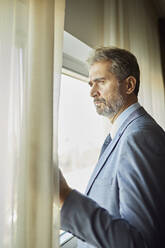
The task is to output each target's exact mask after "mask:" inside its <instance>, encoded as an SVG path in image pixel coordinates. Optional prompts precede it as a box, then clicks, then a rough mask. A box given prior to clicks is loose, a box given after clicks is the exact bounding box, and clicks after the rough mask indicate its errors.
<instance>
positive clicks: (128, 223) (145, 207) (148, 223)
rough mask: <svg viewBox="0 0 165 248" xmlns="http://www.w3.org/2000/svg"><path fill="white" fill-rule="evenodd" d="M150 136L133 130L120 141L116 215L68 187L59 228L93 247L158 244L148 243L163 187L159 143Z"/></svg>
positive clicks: (135, 247)
mask: <svg viewBox="0 0 165 248" xmlns="http://www.w3.org/2000/svg"><path fill="white" fill-rule="evenodd" d="M152 136H153V135H151V133H150V132H148V131H146V132H145V131H144V132H140V133H139V132H135V133H134V134H132V135H130V136H129V137H128V139H124V142H123V144H121V150H120V151H119V157H118V159H119V164H118V170H117V179H118V185H119V207H120V215H121V218H115V216H112V215H110V214H109V212H108V211H107V210H105V209H104V208H102V207H100V206H99V205H98V204H97V203H96V202H95V201H93V200H92V199H90V198H89V197H87V196H84V195H82V194H80V193H79V192H77V191H75V190H73V191H72V192H71V193H70V195H69V196H68V198H67V199H66V201H65V202H64V205H63V207H62V210H61V228H62V229H64V230H66V231H69V232H71V233H72V234H73V235H75V236H77V237H78V238H80V239H82V240H83V241H85V242H87V243H89V244H91V245H93V246H95V247H98V248H146V247H159V245H158V244H157V246H155V243H154V242H155V240H157V241H158V239H157V237H156V235H157V232H158V230H159V231H160V223H159V220H160V218H159V216H161V213H162V214H163V212H162V211H163V208H162V207H161V205H162V204H159V202H160V200H159V199H160V197H161V198H162V197H163V189H165V185H164V181H165V180H163V177H164V175H165V173H164V172H165V169H164V167H163V162H164V161H165V156H164V153H163V151H164V148H161V147H160V146H162V145H163V144H160V141H159V140H158V139H157V137H156V136H155V139H154V141H153V139H151V137H152ZM153 142H154V143H155V142H156V143H157V147H156V148H155V145H153ZM162 206H163V205H162ZM158 208H159V211H160V212H159V211H158ZM162 218H163V215H162ZM160 222H161V221H160ZM158 236H159V234H158ZM152 241H153V244H152Z"/></svg>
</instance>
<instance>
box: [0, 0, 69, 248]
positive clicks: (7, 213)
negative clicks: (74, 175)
mask: <svg viewBox="0 0 165 248" xmlns="http://www.w3.org/2000/svg"><path fill="white" fill-rule="evenodd" d="M64 9H65V1H64V0H14V1H10V0H2V1H0V16H1V18H0V89H1V90H0V101H1V103H0V108H1V111H0V113H1V122H0V130H1V138H0V151H1V165H0V168H1V173H0V202H1V204H0V223H1V225H0V247H3V248H9V247H10V248H11V247H12V248H23V247H24V248H42V247H43V248H45V247H46V248H50V247H51V248H52V247H59V244H58V233H59V214H58V173H57V168H56V167H57V120H58V111H57V109H58V98H59V88H60V87H59V84H60V74H61V64H62V44H63V28H64ZM54 185H55V187H54ZM54 196H55V198H54Z"/></svg>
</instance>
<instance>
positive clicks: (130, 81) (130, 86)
mask: <svg viewBox="0 0 165 248" xmlns="http://www.w3.org/2000/svg"><path fill="white" fill-rule="evenodd" d="M125 81H126V94H128V95H130V94H132V93H133V91H134V90H135V87H136V78H135V77H133V76H129V77H127V78H126V79H125Z"/></svg>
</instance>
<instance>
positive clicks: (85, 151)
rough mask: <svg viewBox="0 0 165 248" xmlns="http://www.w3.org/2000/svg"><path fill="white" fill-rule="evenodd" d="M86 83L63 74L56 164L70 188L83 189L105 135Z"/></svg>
mask: <svg viewBox="0 0 165 248" xmlns="http://www.w3.org/2000/svg"><path fill="white" fill-rule="evenodd" d="M103 119H105V118H104V117H102V116H99V115H98V114H97V113H96V109H95V106H94V103H93V99H92V98H91V97H90V87H89V85H88V83H87V82H83V81H80V80H78V79H75V78H72V77H69V76H66V75H63V74H62V80H61V91H60V108H59V150H58V153H59V166H60V168H61V169H62V171H63V173H64V176H65V178H66V180H67V182H68V183H69V185H70V186H71V187H73V188H76V189H78V190H79V191H81V192H84V190H85V187H86V185H87V182H88V180H89V177H90V175H91V172H92V170H93V168H94V166H95V165H96V163H97V160H98V157H99V153H100V149H101V145H102V143H103V140H104V138H105V128H104V125H105V123H104V122H105V120H103Z"/></svg>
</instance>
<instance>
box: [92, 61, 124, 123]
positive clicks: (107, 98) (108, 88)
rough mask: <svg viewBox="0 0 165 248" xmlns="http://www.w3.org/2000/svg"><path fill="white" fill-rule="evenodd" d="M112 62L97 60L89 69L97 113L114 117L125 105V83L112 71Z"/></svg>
mask: <svg viewBox="0 0 165 248" xmlns="http://www.w3.org/2000/svg"><path fill="white" fill-rule="evenodd" d="M110 66H111V63H110V62H107V61H104V62H96V63H94V64H93V65H92V66H91V68H90V71H89V78H90V82H89V85H90V86H91V92H90V94H91V97H93V98H94V104H95V106H96V110H97V113H98V114H100V115H104V116H107V117H109V118H110V119H112V118H113V117H114V116H115V115H116V114H117V113H118V112H119V111H120V109H121V108H122V107H123V106H124V99H125V94H124V85H123V84H122V83H121V84H119V81H118V79H117V78H116V76H115V75H114V74H113V73H111V72H110Z"/></svg>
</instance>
